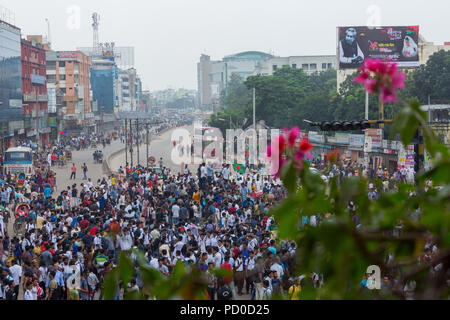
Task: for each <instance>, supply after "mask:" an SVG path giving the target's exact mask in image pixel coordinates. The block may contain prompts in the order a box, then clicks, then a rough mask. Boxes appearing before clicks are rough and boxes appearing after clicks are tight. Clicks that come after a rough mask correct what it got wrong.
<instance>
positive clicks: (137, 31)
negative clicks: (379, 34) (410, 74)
mask: <svg viewBox="0 0 450 320" xmlns="http://www.w3.org/2000/svg"><path fill="white" fill-rule="evenodd" d="M0 5H1V6H3V7H6V8H8V9H10V10H11V11H13V12H14V13H15V22H16V25H17V26H18V27H19V28H21V29H22V35H27V34H43V35H46V34H47V25H46V22H45V18H48V19H49V20H50V24H51V36H52V47H53V49H54V50H75V49H76V47H78V46H92V27H91V23H92V20H91V15H92V13H93V12H98V13H99V14H100V28H99V29H100V42H111V41H113V42H115V43H116V46H134V47H135V65H136V69H137V71H138V74H139V75H140V76H141V78H142V80H143V85H144V89H150V90H159V89H166V88H169V87H171V88H179V87H184V88H186V89H196V88H197V62H198V60H199V57H200V55H201V54H202V53H205V54H208V55H210V56H211V58H212V59H214V60H220V59H222V57H223V56H225V55H229V54H233V53H237V52H241V51H247V50H258V51H264V52H270V53H272V54H275V55H277V56H290V55H315V54H335V42H336V29H335V28H336V26H349V25H356V26H358V25H367V24H368V23H369V24H370V23H372V24H373V21H379V23H380V24H381V25H420V33H421V34H422V35H423V36H424V37H425V38H426V39H427V40H428V41H433V42H435V43H440V44H442V43H443V42H444V41H450V32H449V30H450V19H448V14H449V13H450V1H449V0H428V1H425V0H339V1H338V0H315V1H310V0H227V1H224V0H220V1H219V0H126V1H124V0H70V1H67V0H39V1H32V0H0ZM374 5H375V6H378V7H373V6H374ZM71 6H75V8H79V12H80V15H79V21H80V23H79V25H77V18H76V17H75V15H71V12H72V13H74V12H76V11H77V10H76V9H75V10H72V11H71V9H72V8H73V7H71ZM371 6H372V7H371ZM377 8H379V9H377ZM68 10H69V12H67V11H68ZM377 11H379V13H380V14H379V16H378V15H377ZM371 21H372V22H371ZM68 25H69V26H68Z"/></svg>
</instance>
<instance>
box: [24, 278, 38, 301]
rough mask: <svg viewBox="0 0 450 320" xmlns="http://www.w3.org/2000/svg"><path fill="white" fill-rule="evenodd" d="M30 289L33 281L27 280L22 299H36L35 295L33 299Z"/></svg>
mask: <svg viewBox="0 0 450 320" xmlns="http://www.w3.org/2000/svg"><path fill="white" fill-rule="evenodd" d="M32 289H33V283H32V282H31V281H29V282H28V283H27V284H26V290H25V292H24V294H23V300H37V297H36V299H34V298H35V297H34V295H33V291H32Z"/></svg>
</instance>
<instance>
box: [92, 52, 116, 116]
mask: <svg viewBox="0 0 450 320" xmlns="http://www.w3.org/2000/svg"><path fill="white" fill-rule="evenodd" d="M117 75H118V69H117V66H116V64H115V63H114V61H111V60H103V59H102V60H100V59H94V60H92V66H91V87H92V98H93V101H95V102H96V103H95V105H96V106H97V108H96V109H97V110H93V111H94V112H96V113H101V112H103V113H114V109H115V107H116V81H117Z"/></svg>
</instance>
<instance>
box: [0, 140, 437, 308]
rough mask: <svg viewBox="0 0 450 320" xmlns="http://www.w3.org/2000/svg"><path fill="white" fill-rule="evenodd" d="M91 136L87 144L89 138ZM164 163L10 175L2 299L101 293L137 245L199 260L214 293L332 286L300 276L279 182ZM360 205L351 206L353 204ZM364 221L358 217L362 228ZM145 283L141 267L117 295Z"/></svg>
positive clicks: (170, 265) (161, 263)
mask: <svg viewBox="0 0 450 320" xmlns="http://www.w3.org/2000/svg"><path fill="white" fill-rule="evenodd" d="M83 139H84V138H82V139H81V140H80V141H78V143H80V144H81V145H83V144H85V142H83V141H88V140H89V139H88V138H87V139H86V140H83ZM75 140H77V139H76V138H75ZM73 141H74V140H72V142H73ZM72 142H69V143H70V144H71V143H72ZM59 148H65V145H64V144H63V145H61V146H59ZM56 149H58V147H56ZM160 160H161V159H160ZM159 164H160V166H161V168H160V170H156V169H154V168H150V169H146V168H143V167H135V168H129V167H128V166H125V169H123V168H122V167H121V168H120V169H119V172H118V174H117V175H111V176H109V177H106V176H105V177H103V178H102V179H99V180H98V181H96V182H95V183H94V182H93V181H91V179H87V180H86V181H85V182H82V183H81V184H79V185H78V184H76V183H74V184H72V185H70V186H67V187H65V188H62V189H60V190H59V191H58V192H56V191H55V190H54V189H53V188H52V187H53V186H54V184H55V179H54V173H53V172H52V171H51V167H50V169H48V170H46V173H45V175H44V176H43V174H42V172H41V169H40V168H38V169H37V171H36V174H35V175H33V176H32V177H30V178H28V179H27V180H26V181H25V184H24V185H23V186H21V187H20V186H19V185H18V182H17V180H16V179H15V177H12V176H7V177H3V179H4V181H5V185H3V186H2V187H1V188H2V191H1V200H2V207H0V258H1V259H0V261H1V266H2V274H1V283H0V299H6V300H15V299H25V300H66V299H67V300H94V299H102V298H103V280H104V278H105V275H106V274H107V273H108V272H109V271H110V270H111V269H112V268H114V267H115V266H116V265H117V263H118V256H119V253H120V252H121V251H130V250H132V249H139V250H141V251H143V252H144V253H145V255H146V257H147V259H148V265H149V266H151V267H152V268H155V269H157V270H158V271H159V272H161V274H162V275H163V276H169V275H170V274H171V272H172V271H173V269H174V266H175V264H176V263H177V261H181V262H182V263H184V264H185V265H186V266H191V267H194V266H195V267H198V268H199V269H200V271H202V272H204V273H205V274H206V276H207V279H208V289H207V296H208V297H209V298H210V299H219V300H229V299H238V298H239V297H240V296H243V295H248V296H245V297H243V298H248V299H255V300H264V299H270V298H271V297H273V296H279V295H284V296H285V297H286V296H287V297H289V298H291V299H297V293H298V292H300V291H301V289H302V287H304V286H310V287H312V288H318V287H320V286H321V285H323V281H324V275H323V274H321V273H320V270H308V271H305V273H304V274H298V273H296V269H295V255H296V244H295V242H293V241H284V240H282V239H278V237H277V230H276V229H277V228H276V221H275V220H274V218H273V217H271V216H270V214H269V211H270V209H271V208H272V207H273V206H274V205H276V203H277V202H278V201H280V200H282V199H283V198H284V197H285V196H286V190H285V189H284V188H283V185H282V182H281V180H280V179H277V178H274V177H271V176H262V175H260V174H259V173H249V172H247V173H245V174H240V173H238V172H233V171H232V168H231V167H230V165H227V164H224V165H223V166H222V167H221V168H220V170H214V169H213V167H212V166H211V165H210V164H205V163H203V164H201V165H200V166H199V167H198V170H197V171H196V172H190V171H189V170H188V168H187V167H186V169H185V170H184V172H182V173H178V174H173V173H172V172H171V171H170V169H168V168H166V167H164V166H163V163H162V161H161V162H160V163H159ZM75 170H76V169H75ZM333 170H335V174H336V172H337V170H343V169H342V168H341V169H339V168H338V167H335V168H333ZM331 172H332V171H331ZM46 184H49V185H50V188H49V187H48V186H46ZM60 188H61V186H60ZM372 188H373V186H372ZM371 192H373V190H369V194H368V196H369V198H371V199H374V197H372V195H371ZM19 203H27V204H28V205H29V210H28V212H27V217H26V219H25V226H24V232H23V234H21V235H13V236H12V237H10V235H9V234H8V232H7V230H8V223H12V221H11V220H12V219H11V217H10V216H11V213H13V214H14V212H15V208H16V206H17V205H18V204H19ZM353 207H354V204H352V203H349V210H352V208H353ZM8 218H9V219H8ZM303 218H304V220H302V222H303V226H305V225H310V226H313V227H314V226H317V225H318V224H320V223H321V221H322V220H323V219H325V218H327V217H322V216H321V215H314V216H311V217H303ZM358 220H359V218H358V217H357V216H356V215H355V218H354V221H355V224H356V225H357V226H358V225H359V222H358ZM433 248H434V247H433ZM433 248H431V250H434V249H433ZM431 252H433V251H431ZM430 254H431V253H430ZM217 268H225V269H227V270H229V271H230V272H231V274H232V276H231V277H217V276H216V275H215V274H214V273H213V272H212V270H213V269H217ZM75 275H77V276H76V277H75ZM20 286H22V290H23V294H22V296H19V292H20V291H19V288H20ZM142 288H143V283H142V278H141V276H140V274H139V271H138V269H136V272H135V274H134V276H133V279H132V280H131V282H130V283H128V284H121V285H120V287H119V289H118V290H117V293H116V297H115V299H121V297H122V296H123V293H124V292H129V291H133V290H142Z"/></svg>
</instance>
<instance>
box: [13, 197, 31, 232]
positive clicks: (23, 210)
mask: <svg viewBox="0 0 450 320" xmlns="http://www.w3.org/2000/svg"><path fill="white" fill-rule="evenodd" d="M15 211H16V214H15V216H16V219H15V221H14V225H13V229H14V232H15V234H16V235H22V234H24V233H25V232H24V231H25V223H26V221H27V219H28V218H29V217H28V212H29V211H30V206H29V205H28V203H25V202H22V203H19V204H18V205H17V206H16V210H15Z"/></svg>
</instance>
